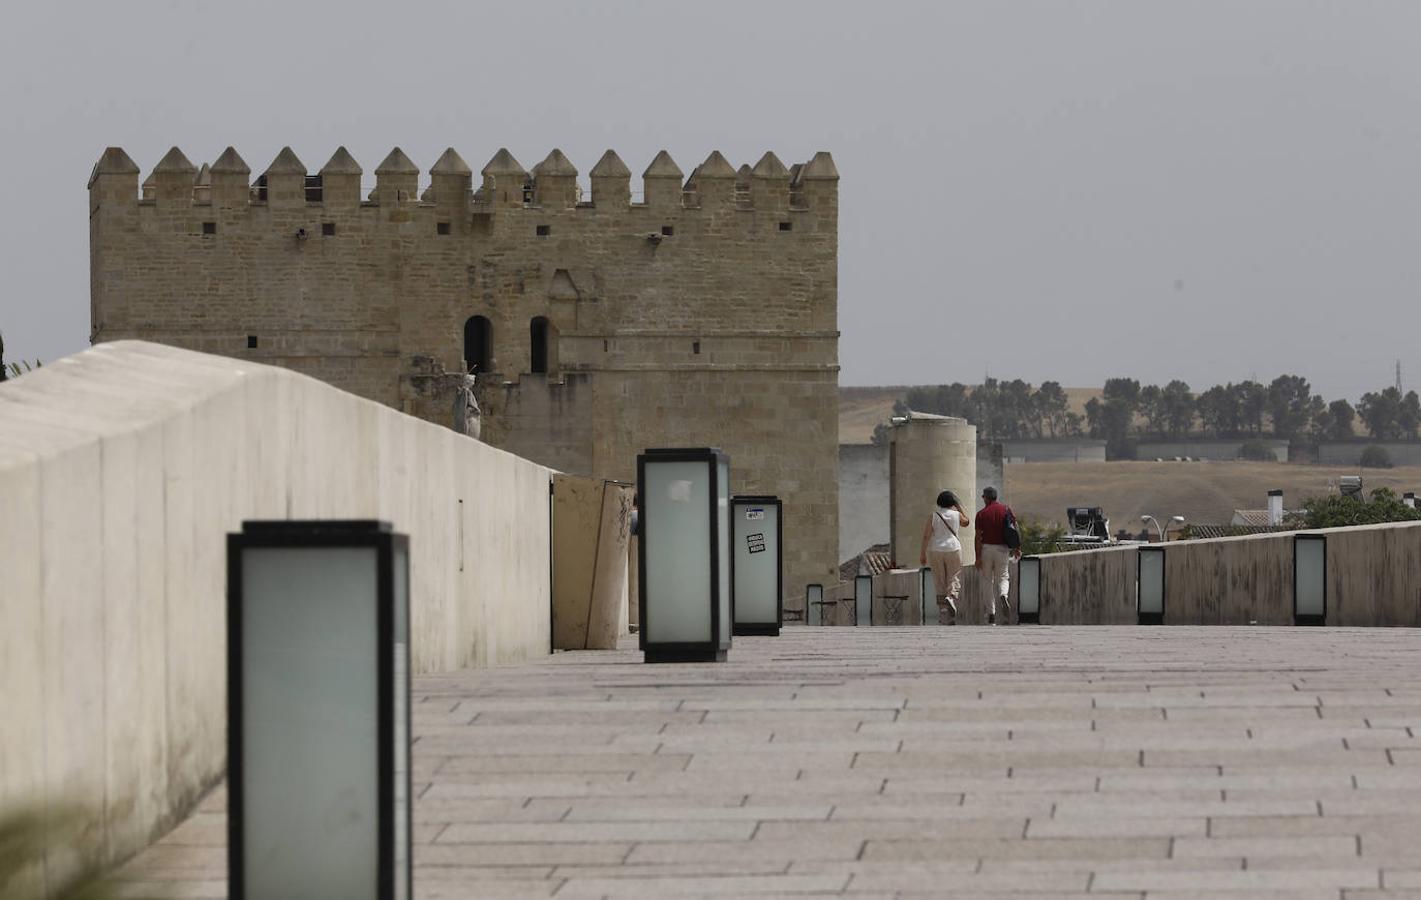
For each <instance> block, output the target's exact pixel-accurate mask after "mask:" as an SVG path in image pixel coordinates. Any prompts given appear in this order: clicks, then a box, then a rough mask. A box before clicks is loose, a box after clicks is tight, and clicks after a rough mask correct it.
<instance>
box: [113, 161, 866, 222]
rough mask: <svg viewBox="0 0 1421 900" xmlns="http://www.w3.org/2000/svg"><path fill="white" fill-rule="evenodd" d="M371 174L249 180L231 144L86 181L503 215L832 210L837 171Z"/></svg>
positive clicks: (216, 196) (129, 199)
mask: <svg viewBox="0 0 1421 900" xmlns="http://www.w3.org/2000/svg"><path fill="white" fill-rule="evenodd" d="M363 174H364V170H363V169H362V168H361V167H360V164H359V163H358V162H356V160H355V158H354V157H353V156H351V154H350V153H349V152H348V151H347V150H346V149H345V147H339V148H337V149H336V151H335V153H334V154H333V155H332V156H331V158H330V159H329V160H328V161H327V162H326V164H325V165H324V166H322V167H321V168H320V169H319V170H318V171H317V172H314V173H312V172H310V171H308V170H307V167H306V165H305V163H303V162H302V161H301V160H300V158H299V157H297V155H296V153H295V152H294V151H293V150H292V149H291V148H290V147H283V148H282V150H281V152H280V153H278V154H277V156H276V158H275V159H273V160H272V162H271V164H270V165H268V166H267V167H266V169H265V170H264V171H262V172H261V173H260V174H259V175H258V176H257V177H256V178H255V179H254V180H253V179H252V178H251V169H250V167H249V166H248V165H247V163H246V162H245V161H244V160H243V159H242V157H241V156H240V155H239V154H238V153H237V151H236V150H235V149H234V148H232V147H228V148H227V149H226V150H225V151H223V153H222V154H221V155H220V156H219V157H218V158H217V159H216V160H214V161H213V162H212V163H210V164H209V163H205V162H204V163H202V164H201V165H196V164H194V163H193V162H192V161H191V160H189V159H188V157H187V156H186V155H185V154H184V153H183V152H182V151H181V150H180V149H179V148H177V147H173V148H172V149H171V150H169V151H168V152H167V154H165V155H164V156H163V158H162V159H161V160H159V161H158V163H157V164H156V165H155V166H154V167H153V169H152V171H151V172H150V174H149V175H148V176H147V178H144V179H143V180H142V182H141V183H140V181H139V175H140V169H139V167H138V166H137V165H136V164H135V163H134V162H133V160H132V159H130V158H129V156H128V154H126V153H125V152H124V151H123V150H122V149H120V148H118V147H110V148H108V149H107V150H106V151H104V154H103V155H102V156H101V157H100V159H99V161H98V163H97V164H95V166H94V170H93V174H92V175H91V176H90V179H89V191H90V195H91V206H92V207H94V208H98V207H99V205H100V204H105V205H113V204H128V203H132V204H136V205H152V206H158V207H191V206H219V207H224V208H231V207H240V206H244V205H246V206H269V207H273V208H282V207H286V208H291V207H303V206H320V207H328V208H340V207H383V208H390V209H398V208H401V207H419V206H427V207H435V208H439V209H442V210H446V211H450V212H454V211H467V212H470V213H473V214H476V215H479V214H482V215H496V214H497V213H498V212H499V211H500V210H505V209H540V210H549V209H587V210H602V211H606V210H617V209H636V208H652V209H657V208H660V209H683V210H717V209H740V210H761V211H785V212H793V211H808V210H819V211H821V212H828V211H829V210H831V209H834V208H836V207H837V203H838V180H839V173H838V170H837V168H836V167H835V166H834V160H833V158H832V157H831V156H830V155H829V154H828V153H827V152H824V151H820V152H819V153H816V154H815V155H814V156H813V158H811V159H810V160H808V161H807V162H803V163H796V164H794V165H792V166H789V167H786V166H785V165H784V163H782V162H781V161H780V159H779V157H777V156H776V155H775V154H774V153H773V152H766V153H765V154H764V155H763V156H762V157H761V158H760V159H759V161H758V162H756V163H755V164H754V165H753V166H751V165H749V164H745V165H741V166H740V167H739V169H737V168H736V167H735V166H733V165H732V164H731V163H730V162H729V161H728V160H727V159H726V158H725V157H724V156H723V155H722V154H721V153H720V151H718V150H717V151H712V152H711V153H710V155H709V156H707V157H706V159H705V160H704V161H703V162H702V163H700V164H699V165H697V166H696V167H694V168H693V169H692V170H691V173H690V175H689V176H686V175H685V174H684V173H683V172H682V170H681V168H680V167H679V166H678V165H677V164H676V162H675V161H674V160H673V159H672V158H671V156H670V154H669V153H667V152H666V151H665V150H662V151H661V152H660V153H658V154H657V155H656V157H655V158H653V159H652V160H651V162H650V164H649V165H648V166H647V168H646V169H645V170H644V171H643V173H642V178H641V191H639V192H637V191H633V190H632V173H631V169H630V168H628V166H627V165H626V163H624V162H623V161H622V159H621V157H619V156H618V155H617V153H616V151H614V150H608V151H607V152H606V153H604V154H603V155H602V157H601V159H599V160H598V161H597V163H596V165H594V166H593V167H592V169H591V171H590V173H589V175H590V184H591V191H590V192H587V193H584V191H583V188H582V185H581V183H580V182H579V181H578V175H579V172H578V169H577V167H576V166H575V165H574V164H573V163H572V161H571V160H569V159H568V158H567V156H565V155H564V154H563V152H562V151H561V150H558V149H554V150H553V151H552V152H550V153H549V154H548V155H547V157H546V158H544V159H543V160H542V161H541V162H539V163H538V164H537V165H535V166H533V168H532V171H531V172H530V171H528V170H527V169H525V168H524V167H523V165H522V164H521V163H519V162H518V160H517V159H515V158H514V157H513V154H511V153H510V152H509V151H508V150H507V149H500V150H499V151H498V152H497V153H495V154H494V155H493V157H492V158H491V159H490V160H489V161H488V163H487V164H486V165H485V166H484V167H483V169H482V170H480V172H479V180H478V183H477V184H475V181H474V173H473V170H472V169H471V168H470V167H469V165H468V164H467V163H465V162H464V160H463V158H462V157H460V156H459V154H458V153H457V152H456V151H455V150H454V148H452V147H451V148H449V149H447V150H445V151H444V153H443V155H441V156H440V157H439V159H438V160H437V161H435V163H434V164H433V165H432V166H431V167H430V169H429V173H428V178H426V179H421V177H420V175H421V170H420V168H419V167H418V166H417V165H416V164H415V163H414V162H413V161H412V160H410V158H409V157H408V156H406V155H405V153H404V151H402V150H401V149H400V148H399V147H396V148H394V149H393V150H391V151H390V153H389V155H387V156H386V157H385V159H384V160H383V161H382V162H381V163H380V164H379V165H378V166H377V167H376V169H375V186H374V188H373V189H372V190H371V191H370V192H369V193H368V194H367V195H366V196H365V197H364V198H362V197H361V196H360V194H361V179H362V177H363Z"/></svg>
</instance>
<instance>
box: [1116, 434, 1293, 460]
mask: <svg viewBox="0 0 1421 900" xmlns="http://www.w3.org/2000/svg"><path fill="white" fill-rule="evenodd" d="M1245 443H1246V441H1244V440H1211V441H1202V440H1201V441H1189V440H1184V441H1140V442H1139V443H1138V444H1136V445H1135V458H1136V459H1143V460H1149V459H1174V458H1175V457H1176V456H1179V457H1185V456H1188V457H1190V458H1192V459H1213V460H1225V461H1227V460H1235V459H1239V458H1240V453H1241V452H1242V450H1243V445H1244V444H1245ZM1257 443H1260V444H1262V445H1263V446H1265V447H1267V448H1268V451H1269V452H1270V453H1272V454H1273V458H1274V459H1276V460H1277V461H1278V462H1287V461H1288V442H1287V441H1280V440H1273V439H1271V438H1263V439H1260V440H1258V441H1257Z"/></svg>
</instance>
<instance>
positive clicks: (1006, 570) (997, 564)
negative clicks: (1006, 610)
mask: <svg viewBox="0 0 1421 900" xmlns="http://www.w3.org/2000/svg"><path fill="white" fill-rule="evenodd" d="M1010 563H1011V549H1010V548H1009V547H1007V546H1006V545H1005V544H983V545H982V576H983V577H984V578H986V579H987V584H988V585H990V586H991V587H992V589H993V590H992V595H991V596H992V600H991V603H992V606H991V608H990V609H989V610H988V612H990V613H993V614H995V613H996V611H997V601H999V600H1000V601H1001V603H1002V606H1004V607H1005V606H1006V602H1007V597H1008V596H1010V595H1011V565H1010Z"/></svg>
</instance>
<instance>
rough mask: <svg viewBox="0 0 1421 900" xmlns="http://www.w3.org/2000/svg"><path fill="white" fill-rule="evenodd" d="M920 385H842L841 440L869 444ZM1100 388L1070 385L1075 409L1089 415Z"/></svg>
mask: <svg viewBox="0 0 1421 900" xmlns="http://www.w3.org/2000/svg"><path fill="white" fill-rule="evenodd" d="M913 387H916V385H906V384H896V385H879V386H873V387H840V388H839V443H841V444H867V443H868V442H869V441H870V440H871V439H872V438H873V429H874V426H875V425H877V424H878V423H879V422H887V421H888V420H889V418H891V417H892V415H893V403H894V402H895V401H897V400H901V399H902V398H903V396H904V395H906V394H907V393H908V391H909V390H911V389H912V388H913ZM1099 396H1100V388H1066V397H1067V398H1068V399H1069V400H1070V404H1071V411H1072V412H1075V413H1079V414H1081V415H1085V405H1086V401H1088V400H1090V398H1091V397H1099Z"/></svg>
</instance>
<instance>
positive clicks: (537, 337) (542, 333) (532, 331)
mask: <svg viewBox="0 0 1421 900" xmlns="http://www.w3.org/2000/svg"><path fill="white" fill-rule="evenodd" d="M548 332H549V329H548V320H547V319H546V318H544V317H543V316H536V317H535V318H534V319H533V321H532V322H530V323H529V325H528V336H529V338H530V339H531V341H532V354H531V358H532V372H533V374H535V375H542V374H546V373H547V371H548V338H549V336H550V335H549V333H548Z"/></svg>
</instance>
